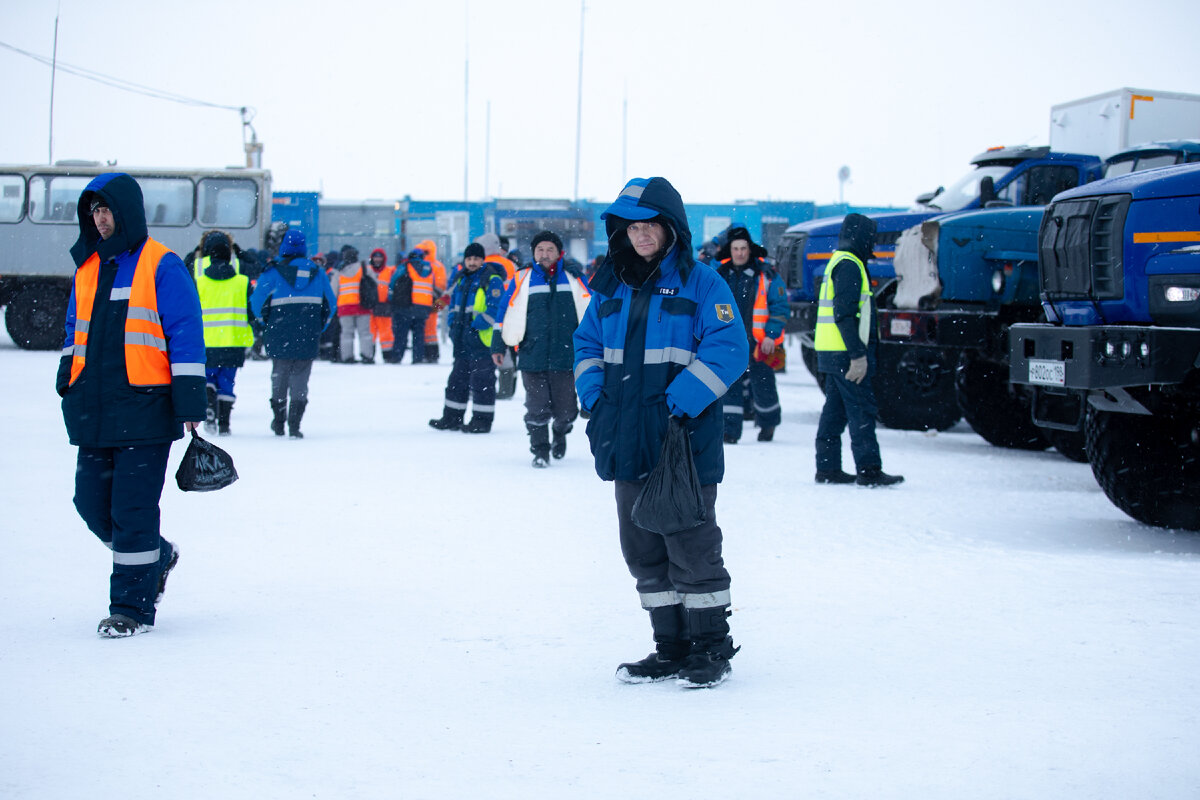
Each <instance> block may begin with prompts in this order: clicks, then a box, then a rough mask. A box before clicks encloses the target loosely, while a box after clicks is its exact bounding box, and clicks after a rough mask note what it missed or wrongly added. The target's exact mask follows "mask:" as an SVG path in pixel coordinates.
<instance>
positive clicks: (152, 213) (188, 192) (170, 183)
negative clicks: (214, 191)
mask: <svg viewBox="0 0 1200 800" xmlns="http://www.w3.org/2000/svg"><path fill="white" fill-rule="evenodd" d="M138 185H140V186H141V187H142V198H143V200H145V203H146V224H147V225H151V226H153V225H173V226H176V227H182V226H184V225H190V224H191V223H192V200H193V191H192V182H191V181H190V180H188V179H187V178H138Z"/></svg>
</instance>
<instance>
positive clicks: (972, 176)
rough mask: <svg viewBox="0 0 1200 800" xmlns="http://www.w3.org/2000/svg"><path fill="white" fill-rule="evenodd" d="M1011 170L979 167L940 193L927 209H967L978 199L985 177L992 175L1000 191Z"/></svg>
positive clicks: (998, 167)
mask: <svg viewBox="0 0 1200 800" xmlns="http://www.w3.org/2000/svg"><path fill="white" fill-rule="evenodd" d="M1010 169H1011V167H1001V166H991V167H977V168H975V169H973V170H971V171H970V172H968V173H967V174H966V175H963V176H962V177H961V178H959V179H958V180H956V181H955V182H954V183H952V184H950V185H949V186H947V187H946V188H945V189H943V190H942V191H940V192H938V194H937V196H936V197H934V198H933V199H931V200H930V201H929V202H928V203H926V204H925V207H926V208H932V209H934V210H937V211H958V210H959V209H961V208H965V207H966V206H967V205H968V204H969V203H970V202H971V201H973V200H976V199H978V197H979V183H980V181H982V180H983V178H984V176H986V175H990V176H991V177H992V180H993V181H995V182H996V184H997V188H998V189H999V188H1000V187H999V184H1000V179H1001V178H1003V177H1004V176H1005V175H1007V174H1008V173H1009V170H1010Z"/></svg>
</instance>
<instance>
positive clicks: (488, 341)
mask: <svg viewBox="0 0 1200 800" xmlns="http://www.w3.org/2000/svg"><path fill="white" fill-rule="evenodd" d="M490 280H491V276H490V275H486V276H484V279H483V280H482V281H481V282H480V284H479V288H478V289H476V290H475V305H474V306H473V307H472V309H471V310H472V312H474V313H472V314H471V318H472V319H474V318H475V317H477V316H479V315H480V314H482V315H483V318H484V319H485V320H490V317H488V315H487V286H488V283H489V282H490ZM492 324H495V323H494V322H493V323H492ZM477 333H478V334H479V341H481V342H483V343H484V345H486V346H487V347H491V346H492V326H491V325H489V326H488V328H487V330H482V331H477Z"/></svg>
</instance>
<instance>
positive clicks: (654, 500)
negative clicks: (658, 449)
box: [631, 417, 708, 534]
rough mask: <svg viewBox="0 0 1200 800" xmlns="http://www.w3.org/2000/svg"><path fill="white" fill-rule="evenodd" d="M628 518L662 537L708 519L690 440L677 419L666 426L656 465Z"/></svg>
mask: <svg viewBox="0 0 1200 800" xmlns="http://www.w3.org/2000/svg"><path fill="white" fill-rule="evenodd" d="M631 516H632V517H633V523H634V524H635V525H637V526H638V527H639V528H645V529H646V530H648V531H651V532H653V533H661V534H671V533H679V532H680V531H686V530H687V529H688V528H694V527H696V526H697V525H699V524H700V523H702V522H704V521H705V520H706V519H708V514H707V513H706V511H705V509H704V497H703V496H702V495H701V494H700V477H699V476H698V475H697V474H696V462H695V461H693V460H692V443H691V439H690V438H689V436H688V429H687V428H686V427H685V426H684V424H683V421H682V420H681V419H679V417H671V419H670V421H669V423H668V425H667V435H666V438H664V439H663V446H662V453H661V454H660V455H659V457H658V464H657V465H656V466H655V467H654V469H653V470H652V471H651V472H650V477H648V478H647V479H646V484H645V485H644V486H643V487H642V491H641V492H640V493H639V494H638V496H637V499H636V500H634V501H633V509H632V511H631Z"/></svg>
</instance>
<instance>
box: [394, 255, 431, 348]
mask: <svg viewBox="0 0 1200 800" xmlns="http://www.w3.org/2000/svg"><path fill="white" fill-rule="evenodd" d="M437 294H438V291H437V284H436V279H435V278H434V274H433V265H432V264H430V263H429V262H428V261H426V260H425V251H424V250H419V249H416V248H414V249H413V250H410V251H409V253H408V256H407V257H405V259H404V263H402V264H399V265H397V267H396V273H395V274H394V275H393V276H392V280H391V284H390V285H389V286H388V301H389V302H390V303H391V306H392V320H393V323H392V329H393V330H394V331H395V334H396V345H395V348H394V349H393V351H392V353H393V355H394V358H393V359H392V361H393V363H396V364H399V363H400V361H401V359H403V358H404V351H405V350H406V349H407V347H408V339H409V335H410V334H411V335H412V363H414V364H421V363H423V362H424V361H425V326H426V324H427V323H428V321H429V316H430V314H431V313H432V312H433V301H434V300H435V299H436V295H437ZM436 326H437V323H436V321H435V323H434V336H435V339H436V336H437V330H436Z"/></svg>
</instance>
